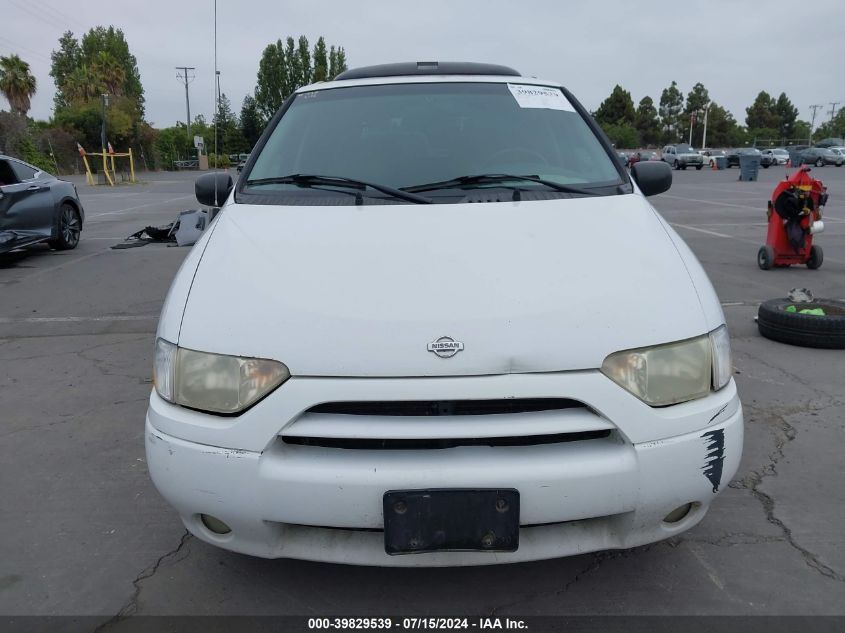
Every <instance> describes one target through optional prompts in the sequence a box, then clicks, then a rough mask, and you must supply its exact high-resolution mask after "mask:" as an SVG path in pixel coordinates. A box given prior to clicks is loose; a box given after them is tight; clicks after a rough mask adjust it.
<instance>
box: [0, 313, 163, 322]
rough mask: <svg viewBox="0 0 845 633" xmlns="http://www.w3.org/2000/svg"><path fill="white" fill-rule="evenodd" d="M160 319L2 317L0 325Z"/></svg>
mask: <svg viewBox="0 0 845 633" xmlns="http://www.w3.org/2000/svg"><path fill="white" fill-rule="evenodd" d="M156 319H158V315H157V314H137V315H123V314H114V315H105V316H87V317H85V316H65V317H23V318H13V317H0V324H9V323H99V322H103V321H105V322H119V321H154V320H156Z"/></svg>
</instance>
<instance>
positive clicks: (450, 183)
mask: <svg viewBox="0 0 845 633" xmlns="http://www.w3.org/2000/svg"><path fill="white" fill-rule="evenodd" d="M509 180H516V181H526V182H536V183H538V184H541V185H545V186H546V187H549V188H550V189H554V190H555V191H562V192H564V193H574V194H579V195H583V196H597V195H600V194H598V193H597V192H595V191H591V190H589V189H582V188H580V187H571V186H569V185H563V184H561V183H559V182H554V181H552V180H545V179H543V178H540V177H539V176H518V175H515V174H477V175H475V176H459V177H458V178H452V179H451V180H441V181H440V182H430V183H427V184H424V185H414V186H412V187H402V189H403V190H404V191H408V192H412V193H413V192H416V191H434V190H436V189H455V188H460V187H466V186H472V185H488V184H499V183H503V182H507V181H509Z"/></svg>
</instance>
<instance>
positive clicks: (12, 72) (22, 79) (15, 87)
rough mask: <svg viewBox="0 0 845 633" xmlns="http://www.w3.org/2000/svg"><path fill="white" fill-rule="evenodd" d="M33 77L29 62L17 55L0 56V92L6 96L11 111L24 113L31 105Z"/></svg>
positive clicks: (34, 82) (33, 86)
mask: <svg viewBox="0 0 845 633" xmlns="http://www.w3.org/2000/svg"><path fill="white" fill-rule="evenodd" d="M36 85H37V83H36V81H35V77H33V76H32V73H30V72H29V64H27V63H26V62H25V61H24V60H22V59H21V58H20V57H18V56H17V55H9V56H6V57H0V92H2V93H3V96H4V97H6V100H7V101H8V102H9V105H10V106H11V108H12V112H17V113H18V114H20V115H24V116H25V115H26V113H27V112H29V108H30V106H31V103H30V98H31V97H32V95H34V94H35V89H36Z"/></svg>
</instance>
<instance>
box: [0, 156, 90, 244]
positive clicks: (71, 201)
mask: <svg viewBox="0 0 845 633" xmlns="http://www.w3.org/2000/svg"><path fill="white" fill-rule="evenodd" d="M84 220H85V211H84V210H83V208H82V203H81V202H80V201H79V195H78V194H77V193H76V187H74V186H73V184H72V183H70V182H66V181H64V180H59V179H58V178H56V177H55V176H52V175H50V174H48V173H47V172H45V171H42V170H40V169H39V168H38V167H35V166H34V165H30V164H29V163H25V162H23V161H22V160H18V159H17V158H11V157H9V156H3V155H2V154H0V253H7V252H9V251H11V250H13V249H16V248H20V247H21V246H28V245H30V244H37V243H38V242H47V243H48V244H49V245H50V246H51V247H52V248H55V249H58V250H69V249H72V248H76V246H77V245H78V244H79V235H80V233H81V232H82V223H83V222H84Z"/></svg>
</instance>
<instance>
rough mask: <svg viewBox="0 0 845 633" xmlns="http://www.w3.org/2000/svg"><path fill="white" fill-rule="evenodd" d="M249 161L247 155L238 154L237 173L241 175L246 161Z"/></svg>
mask: <svg viewBox="0 0 845 633" xmlns="http://www.w3.org/2000/svg"><path fill="white" fill-rule="evenodd" d="M248 160H249V154H238V166H237V171H238V173H241V172H242V171H243V168H244V166H245V165H246V161H248Z"/></svg>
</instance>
